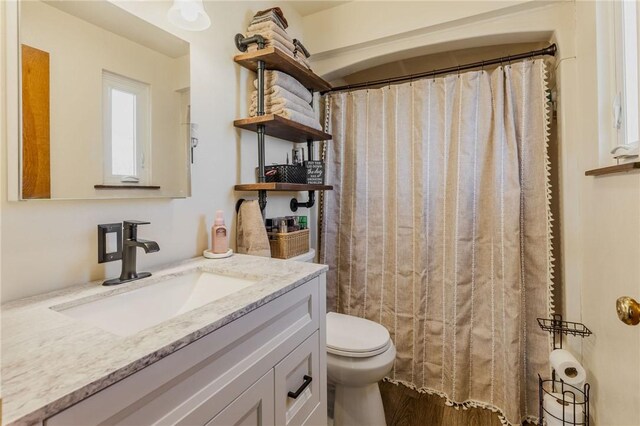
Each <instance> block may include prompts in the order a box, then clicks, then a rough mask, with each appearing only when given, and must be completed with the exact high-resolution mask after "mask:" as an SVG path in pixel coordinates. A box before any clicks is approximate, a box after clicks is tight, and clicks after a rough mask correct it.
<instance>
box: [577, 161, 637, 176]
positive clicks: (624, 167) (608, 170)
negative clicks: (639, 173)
mask: <svg viewBox="0 0 640 426" xmlns="http://www.w3.org/2000/svg"><path fill="white" fill-rule="evenodd" d="M632 170H640V161H636V162H635V163H624V164H617V165H615V166H609V167H601V168H599V169H593V170H587V171H586V172H584V174H585V176H602V175H610V174H613V173H623V172H630V171H632Z"/></svg>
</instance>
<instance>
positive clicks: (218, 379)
mask: <svg viewBox="0 0 640 426" xmlns="http://www.w3.org/2000/svg"><path fill="white" fill-rule="evenodd" d="M325 341H326V336H325V275H324V274H322V275H320V276H319V277H316V278H313V279H311V280H310V281H308V282H306V283H305V284H303V285H301V286H299V287H296V288H294V289H293V290H291V291H289V292H287V293H285V294H283V295H281V296H279V297H277V298H275V299H274V300H271V301H270V302H268V303H266V304H264V305H262V306H260V307H259V308H257V309H255V310H253V311H251V312H249V313H247V314H246V315H244V316H242V317H240V318H238V319H236V320H234V321H232V322H230V323H229V324H226V325H224V326H222V327H221V328H219V329H217V330H215V331H213V332H211V333H209V334H207V335H205V336H203V337H201V338H200V339H198V340H196V341H194V342H192V343H190V344H189V345H187V346H185V347H184V348H181V349H179V350H177V351H175V352H173V353H172V354H170V355H168V356H165V357H164V358H162V359H160V360H158V361H157V362H154V363H152V364H150V365H149V366H147V367H146V368H143V369H142V370H140V371H138V372H136V373H134V374H132V375H130V376H128V377H127V378H125V379H123V380H121V381H119V382H117V383H115V384H113V385H111V386H109V387H107V388H106V389H103V390H101V391H100V392H98V393H95V394H93V395H92V396H90V397H88V398H86V399H84V400H82V401H80V402H79V403H77V404H75V405H73V406H71V407H69V408H67V409H66V410H64V411H61V412H60V413H58V414H55V415H53V416H51V417H49V418H48V419H47V420H45V422H44V424H45V425H46V426H59V425H64V426H70V425H78V426H80V425H82V426H87V425H92V424H106V425H136V426H141V425H155V424H157V425H219V426H230V425H265V426H267V425H278V426H284V425H292V426H293V425H322V426H325V425H326V424H327V416H326V413H327V407H326V405H327V402H326V401H327V398H326V352H325ZM303 385H304V386H303ZM303 387H304V388H303ZM290 393H291V394H290ZM292 396H296V398H293V397H292Z"/></svg>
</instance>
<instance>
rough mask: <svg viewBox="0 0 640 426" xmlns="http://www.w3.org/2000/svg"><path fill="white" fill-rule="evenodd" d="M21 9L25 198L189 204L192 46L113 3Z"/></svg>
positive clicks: (57, 0)
mask: <svg viewBox="0 0 640 426" xmlns="http://www.w3.org/2000/svg"><path fill="white" fill-rule="evenodd" d="M19 4H20V9H19V51H18V52H19V55H20V60H19V64H20V65H21V68H20V88H19V95H20V105H21V117H20V118H21V138H20V139H21V146H20V148H19V154H20V164H21V170H20V198H21V199H24V200H28V199H99V198H157V197H171V198H182V197H188V196H189V195H190V191H191V190H190V163H191V135H190V128H191V126H190V125H189V104H190V99H189V86H190V82H189V44H188V43H187V42H186V41H184V40H182V39H179V38H178V37H176V36H174V35H172V34H169V33H168V32H166V31H164V30H162V29H160V28H157V27H155V26H154V25H152V24H150V23H148V22H146V21H144V20H142V19H140V18H138V17H136V16H134V15H132V14H130V13H128V12H126V11H125V10H123V9H121V8H120V7H118V6H116V5H115V4H112V3H110V2H108V1H104V0H99V1H67V0H47V1H22V2H20V3H19Z"/></svg>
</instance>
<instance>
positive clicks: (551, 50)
mask: <svg viewBox="0 0 640 426" xmlns="http://www.w3.org/2000/svg"><path fill="white" fill-rule="evenodd" d="M556 51H557V47H556V45H555V43H554V44H552V45H550V46H547V47H545V48H544V49H539V50H532V51H530V52H524V53H518V54H515V55H507V56H502V57H500V58H493V59H488V60H485V61H478V62H472V63H469V64H464V65H457V66H454V67H448V68H440V69H436V70H433V71H428V72H421V73H418V74H409V75H403V76H399V77H391V78H383V79H380V80H373V81H367V82H364V83H355V84H346V85H344V86H338V87H333V88H332V89H331V90H325V91H324V92H320V93H321V94H322V95H324V94H326V93H330V92H339V91H343V90H351V89H360V88H362V87H371V86H378V85H381V84H391V83H400V82H403V81H410V80H414V79H418V78H422V77H430V76H431V77H435V76H436V75H442V74H451V73H454V72H460V71H466V70H470V69H473V68H481V67H484V66H487V65H496V64H503V63H505V62H507V63H511V61H518V60H520V59H527V58H533V57H534V56H547V55H548V56H555V54H556Z"/></svg>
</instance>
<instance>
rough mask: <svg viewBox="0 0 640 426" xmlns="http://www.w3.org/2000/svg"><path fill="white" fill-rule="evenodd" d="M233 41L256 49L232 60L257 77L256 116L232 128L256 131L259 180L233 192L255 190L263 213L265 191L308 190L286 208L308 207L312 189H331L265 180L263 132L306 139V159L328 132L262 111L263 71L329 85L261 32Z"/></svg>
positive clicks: (314, 87)
mask: <svg viewBox="0 0 640 426" xmlns="http://www.w3.org/2000/svg"><path fill="white" fill-rule="evenodd" d="M235 44H236V47H237V48H238V50H240V51H241V52H246V51H247V49H248V47H249V45H251V44H256V45H257V46H258V50H257V51H255V52H249V53H243V54H241V55H237V56H235V58H234V61H235V62H236V63H238V64H239V65H241V66H243V67H245V68H248V69H250V70H251V71H255V72H256V73H257V74H258V76H257V77H258V78H257V85H256V88H257V105H256V106H257V117H251V118H244V119H241V120H236V121H234V123H233V125H234V126H235V127H238V128H241V129H246V130H251V131H253V132H256V134H257V136H258V168H257V181H258V183H251V184H241V185H236V186H235V187H234V189H235V190H236V191H257V192H258V202H259V204H260V210H262V213H263V215H264V209H265V207H266V206H267V192H269V191H281V192H285V191H288V192H298V191H307V192H308V193H309V198H308V199H307V201H305V202H301V201H298V199H297V198H293V199H291V202H290V203H289V207H290V208H291V211H294V212H295V211H297V210H298V208H299V207H305V208H311V207H313V205H314V204H315V191H327V190H331V189H333V187H332V186H330V185H309V184H294V183H283V182H277V183H268V182H266V175H265V164H264V163H265V135H269V136H273V137H276V138H279V139H284V140H288V141H291V142H295V143H300V142H306V143H307V152H308V155H309V160H310V161H311V160H313V155H314V154H313V143H314V142H316V141H326V140H330V139H331V135H330V134H328V133H325V132H323V131H321V130H318V129H314V128H313V127H309V126H305V125H304V124H300V123H297V122H295V121H292V120H289V119H286V118H284V117H281V116H278V115H274V114H265V113H264V112H265V108H264V98H265V71H266V70H267V69H269V70H277V71H282V72H284V73H286V74H289V75H290V76H292V77H293V78H295V79H296V80H298V81H299V82H300V83H301V84H302V85H303V86H305V87H306V88H308V89H309V90H311V91H326V90H329V89H331V85H330V84H329V83H327V82H326V81H324V80H323V79H322V78H320V77H318V76H317V75H316V74H314V73H313V72H312V71H311V70H308V69H306V68H305V67H303V66H302V65H301V64H299V63H298V62H297V61H296V60H295V59H293V58H292V57H291V56H289V55H287V54H285V53H284V52H282V51H280V50H278V49H276V48H274V47H267V48H265V39H264V37H262V36H261V35H258V34H256V35H253V36H251V37H245V36H243V35H242V34H236V37H235ZM242 201H243V200H242V199H240V200H238V203H236V211H238V209H239V207H240V205H241V204H242Z"/></svg>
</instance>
